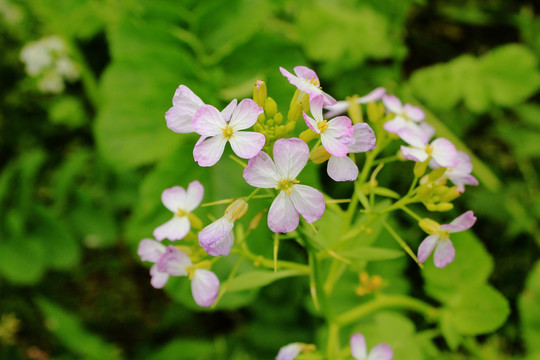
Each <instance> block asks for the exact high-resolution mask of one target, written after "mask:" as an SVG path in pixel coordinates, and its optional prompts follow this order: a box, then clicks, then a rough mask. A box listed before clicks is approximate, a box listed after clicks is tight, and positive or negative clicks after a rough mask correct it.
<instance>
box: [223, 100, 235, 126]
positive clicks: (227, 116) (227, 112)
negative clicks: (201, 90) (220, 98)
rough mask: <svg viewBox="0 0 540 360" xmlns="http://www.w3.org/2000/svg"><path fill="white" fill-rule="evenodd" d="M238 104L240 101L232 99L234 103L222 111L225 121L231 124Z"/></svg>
mask: <svg viewBox="0 0 540 360" xmlns="http://www.w3.org/2000/svg"><path fill="white" fill-rule="evenodd" d="M237 104H238V100H236V99H232V101H231V102H230V103H229V105H227V106H226V107H225V109H223V110H221V116H223V119H225V121H226V122H229V121H230V120H231V116H232V114H233V112H234V109H236V105H237Z"/></svg>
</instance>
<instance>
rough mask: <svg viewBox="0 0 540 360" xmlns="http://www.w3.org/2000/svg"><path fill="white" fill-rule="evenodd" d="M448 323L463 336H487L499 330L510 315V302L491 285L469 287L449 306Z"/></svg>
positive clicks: (447, 308) (447, 309)
mask: <svg viewBox="0 0 540 360" xmlns="http://www.w3.org/2000/svg"><path fill="white" fill-rule="evenodd" d="M444 311H447V312H448V313H449V314H448V315H447V316H448V319H447V321H449V323H450V324H451V326H452V327H453V328H454V329H455V331H456V332H458V333H459V334H463V335H479V334H487V333H490V332H492V331H495V330H497V329H498V328H499V327H500V326H501V325H502V324H504V322H505V321H506V318H507V317H508V315H509V314H510V307H509V304H508V300H506V299H505V298H504V296H502V295H501V293H499V292H498V291H497V290H495V289H494V288H493V287H491V286H489V285H478V286H473V287H469V288H468V289H466V290H465V291H462V292H461V293H459V294H457V295H456V296H455V298H454V299H453V300H452V303H450V304H448V306H447V307H446V310H444Z"/></svg>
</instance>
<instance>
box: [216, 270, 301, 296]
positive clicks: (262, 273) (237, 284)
mask: <svg viewBox="0 0 540 360" xmlns="http://www.w3.org/2000/svg"><path fill="white" fill-rule="evenodd" d="M301 275H305V274H303V273H301V272H299V271H296V270H282V271H277V272H273V271H266V270H257V271H251V272H246V273H243V274H241V275H238V276H237V277H235V278H234V279H233V280H232V281H231V283H230V285H229V288H228V290H227V291H229V292H236V291H243V290H249V289H257V288H260V287H263V286H266V285H268V284H271V283H273V282H274V281H277V280H280V279H284V278H287V277H291V276H301Z"/></svg>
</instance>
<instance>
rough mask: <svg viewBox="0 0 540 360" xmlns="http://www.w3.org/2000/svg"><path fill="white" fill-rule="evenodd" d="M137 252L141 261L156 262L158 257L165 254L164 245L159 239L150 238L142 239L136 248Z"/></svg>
mask: <svg viewBox="0 0 540 360" xmlns="http://www.w3.org/2000/svg"><path fill="white" fill-rule="evenodd" d="M137 254H138V255H139V257H140V258H141V260H142V261H151V262H154V263H155V262H158V260H159V258H160V257H161V256H162V255H163V254H165V246H164V245H163V244H161V243H160V242H159V241H156V240H152V239H142V240H141V242H140V243H139V247H138V248H137Z"/></svg>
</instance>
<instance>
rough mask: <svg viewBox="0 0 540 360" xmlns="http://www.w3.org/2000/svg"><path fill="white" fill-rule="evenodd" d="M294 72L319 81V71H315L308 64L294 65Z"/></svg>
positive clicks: (301, 76)
mask: <svg viewBox="0 0 540 360" xmlns="http://www.w3.org/2000/svg"><path fill="white" fill-rule="evenodd" d="M294 73H295V74H296V75H297V76H298V77H299V78H302V79H307V80H308V81H310V80H311V79H314V80H317V81H319V77H318V76H317V73H315V71H313V70H311V69H310V68H308V67H306V66H301V65H300V66H295V67H294Z"/></svg>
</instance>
